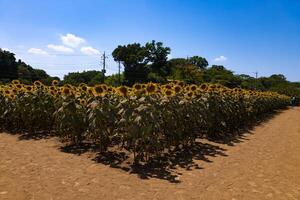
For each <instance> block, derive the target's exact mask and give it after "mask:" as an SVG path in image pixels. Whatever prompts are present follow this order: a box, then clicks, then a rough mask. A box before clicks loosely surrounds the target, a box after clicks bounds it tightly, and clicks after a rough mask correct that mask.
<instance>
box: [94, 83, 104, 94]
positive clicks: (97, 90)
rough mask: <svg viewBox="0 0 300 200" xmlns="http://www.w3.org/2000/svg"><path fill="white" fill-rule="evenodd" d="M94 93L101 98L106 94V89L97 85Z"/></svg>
mask: <svg viewBox="0 0 300 200" xmlns="http://www.w3.org/2000/svg"><path fill="white" fill-rule="evenodd" d="M93 92H94V95H95V96H100V95H103V94H104V89H103V88H102V86H101V85H95V86H94V88H93Z"/></svg>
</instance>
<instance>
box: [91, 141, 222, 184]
mask: <svg viewBox="0 0 300 200" xmlns="http://www.w3.org/2000/svg"><path fill="white" fill-rule="evenodd" d="M225 151H226V150H225V149H223V148H221V147H219V146H216V145H212V144H206V143H202V142H196V143H195V144H194V145H193V146H189V147H186V148H183V149H180V150H174V151H171V152H169V153H164V154H163V155H162V156H161V157H156V158H152V159H151V160H149V161H148V162H147V163H145V164H132V162H131V161H132V159H130V157H129V156H128V155H126V153H124V152H121V153H120V152H117V151H115V152H113V151H109V152H105V153H98V154H97V156H96V157H95V158H94V159H93V160H94V161H95V162H97V163H102V164H105V165H109V166H111V167H113V168H118V169H121V170H124V171H126V172H129V173H130V174H137V175H138V177H139V178H141V179H150V178H158V179H163V180H167V181H169V182H171V183H179V182H180V180H179V179H178V175H181V174H180V173H178V172H176V169H177V168H184V169H186V170H193V169H202V168H201V167H200V166H199V165H198V164H197V163H196V162H195V160H203V161H205V162H211V161H210V160H209V158H208V156H214V157H215V156H227V155H226V154H225Z"/></svg>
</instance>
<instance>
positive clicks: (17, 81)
mask: <svg viewBox="0 0 300 200" xmlns="http://www.w3.org/2000/svg"><path fill="white" fill-rule="evenodd" d="M12 84H14V85H16V84H20V81H19V80H13V81H12Z"/></svg>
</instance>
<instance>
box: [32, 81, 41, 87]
mask: <svg viewBox="0 0 300 200" xmlns="http://www.w3.org/2000/svg"><path fill="white" fill-rule="evenodd" d="M33 84H34V85H35V86H36V87H41V86H42V85H43V84H42V82H41V81H34V83H33Z"/></svg>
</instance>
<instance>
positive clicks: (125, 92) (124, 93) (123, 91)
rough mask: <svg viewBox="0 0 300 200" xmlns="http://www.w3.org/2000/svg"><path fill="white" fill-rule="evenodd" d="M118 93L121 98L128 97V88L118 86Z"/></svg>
mask: <svg viewBox="0 0 300 200" xmlns="http://www.w3.org/2000/svg"><path fill="white" fill-rule="evenodd" d="M118 92H119V93H120V94H121V95H122V96H123V97H126V96H128V88H127V87H126V86H120V87H118Z"/></svg>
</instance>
